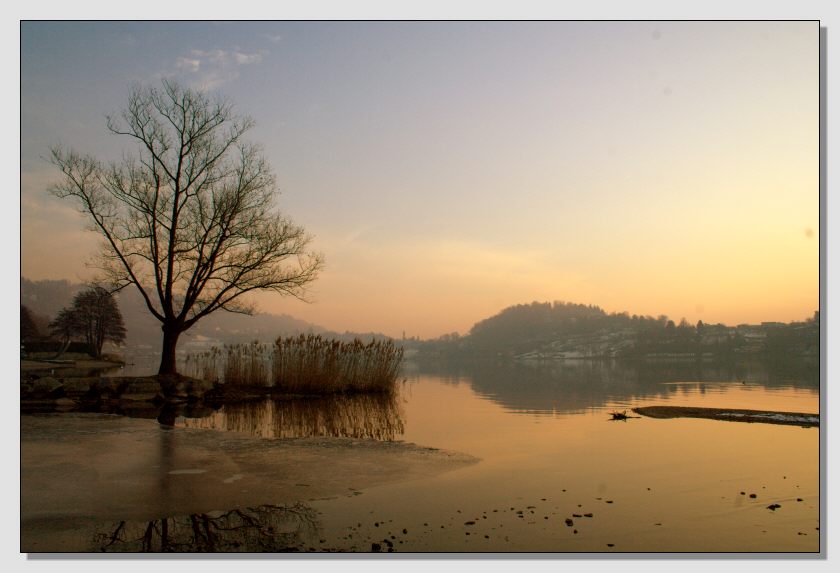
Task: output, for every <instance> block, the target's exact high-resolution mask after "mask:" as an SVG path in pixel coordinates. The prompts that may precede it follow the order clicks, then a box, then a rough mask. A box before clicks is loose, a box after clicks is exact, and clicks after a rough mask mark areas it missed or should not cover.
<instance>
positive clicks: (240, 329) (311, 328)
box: [20, 277, 388, 351]
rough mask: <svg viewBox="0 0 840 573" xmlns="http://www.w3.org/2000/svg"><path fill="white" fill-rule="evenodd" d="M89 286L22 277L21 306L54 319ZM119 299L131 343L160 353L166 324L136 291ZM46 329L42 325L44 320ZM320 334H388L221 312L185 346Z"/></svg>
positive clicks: (210, 317) (194, 331) (190, 335)
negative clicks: (356, 331) (343, 331)
mask: <svg viewBox="0 0 840 573" xmlns="http://www.w3.org/2000/svg"><path fill="white" fill-rule="evenodd" d="M84 288H85V285H82V284H78V283H71V282H69V281H66V280H57V281H55V280H43V281H32V280H29V279H26V278H23V277H21V279H20V297H21V304H22V305H25V306H27V307H28V308H29V309H30V311H32V312H33V313H35V314H36V315H38V316H39V317H41V322H43V321H44V320H47V321H48V320H52V319H53V318H54V317H55V316H56V314H58V312H59V311H60V310H61V309H62V308H64V307H66V306H69V305H70V303H71V302H72V300H73V297H74V296H75V295H76V293H78V292H79V291H80V290H82V289H84ZM116 296H117V302H118V304H119V307H120V312H122V315H123V320H124V321H125V325H126V330H127V336H126V345H127V346H133V347H141V348H144V347H145V348H149V349H150V350H153V351H157V350H158V348H159V346H160V344H161V331H160V323H159V322H158V321H157V320H156V319H155V318H154V317H153V316H152V315H151V314H150V313H149V311H148V309H147V308H146V305H145V303H144V302H143V299H142V297H141V296H140V293H138V292H137V290H136V289H129V288H127V289H124V290H123V291H121V292H119V293H118V294H117V295H116ZM39 327H40V324H39ZM300 333H314V334H321V335H324V336H327V337H329V338H340V339H351V340H352V339H353V338H361V339H363V340H370V339H371V338H388V337H386V336H385V335H383V334H379V333H353V332H345V333H337V332H332V331H329V330H327V329H325V328H324V327H322V326H319V325H317V324H312V323H310V322H307V321H305V320H301V319H298V318H295V317H293V316H289V315H288V314H268V313H260V314H256V315H254V316H247V315H243V314H235V313H230V312H224V311H217V312H215V313H213V314H210V315H208V316H207V317H205V318H203V319H202V320H200V321H199V322H198V323H197V324H196V325H195V326H194V327H193V328H191V329H190V330H188V331H187V332H186V333H185V334H184V335H183V338H182V340H181V343H182V344H181V345H180V346H182V347H189V346H212V345H213V344H235V343H242V342H251V341H253V340H259V341H260V342H272V341H274V340H275V339H276V338H277V337H278V336H292V335H297V334H300Z"/></svg>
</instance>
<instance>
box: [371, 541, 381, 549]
mask: <svg viewBox="0 0 840 573" xmlns="http://www.w3.org/2000/svg"><path fill="white" fill-rule="evenodd" d="M370 550H371V551H382V546H381V545H380V544H378V543H371V544H370Z"/></svg>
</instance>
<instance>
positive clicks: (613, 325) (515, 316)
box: [417, 302, 819, 359]
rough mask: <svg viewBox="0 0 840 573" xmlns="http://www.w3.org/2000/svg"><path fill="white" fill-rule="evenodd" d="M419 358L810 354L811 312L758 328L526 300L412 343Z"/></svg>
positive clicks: (815, 327) (815, 325) (814, 336)
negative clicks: (464, 327)
mask: <svg viewBox="0 0 840 573" xmlns="http://www.w3.org/2000/svg"><path fill="white" fill-rule="evenodd" d="M417 347H418V351H419V353H420V355H421V356H425V357H440V358H447V357H453V358H455V357H463V356H465V355H475V356H495V357H499V356H507V357H515V356H521V355H525V354H528V353H539V354H540V355H545V356H546V357H551V356H552V355H554V356H558V355H561V354H563V353H564V352H565V353H575V354H576V356H577V357H591V358H597V357H610V358H628V359H632V358H644V357H650V356H656V355H662V356H669V355H679V356H698V357H716V358H726V357H731V356H733V355H736V354H744V353H748V354H761V355H766V356H769V357H790V356H814V357H816V356H818V353H819V313H818V312H817V313H815V314H814V316H813V317H811V318H809V319H807V320H805V321H803V322H792V323H790V324H781V323H763V324H761V325H739V326H738V327H731V326H726V325H724V324H705V323H703V321H698V322H697V323H696V324H691V323H689V322H688V321H686V320H685V319H684V318H683V319H682V320H680V322H679V323H675V322H674V321H673V320H671V319H669V318H668V317H667V316H665V315H660V316H658V317H652V316H647V315H636V314H633V315H631V314H629V313H627V312H620V313H607V312H605V311H604V310H603V309H602V308H600V307H598V306H594V305H583V304H574V303H567V302H554V303H550V302H533V303H531V304H520V305H515V306H511V307H508V308H506V309H504V310H502V311H501V312H500V313H499V314H497V315H495V316H492V317H490V318H487V319H484V320H482V321H480V322H478V323H476V324H475V325H474V326H473V327H472V329H471V330H470V332H469V334H468V335H466V336H459V335H458V334H457V333H452V334H446V335H444V336H442V337H440V338H437V339H434V340H428V341H423V342H421V343H419V344H418V345H417Z"/></svg>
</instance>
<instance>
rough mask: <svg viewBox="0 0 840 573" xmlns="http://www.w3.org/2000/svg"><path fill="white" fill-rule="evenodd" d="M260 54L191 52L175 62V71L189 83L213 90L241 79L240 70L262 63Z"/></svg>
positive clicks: (238, 51)
mask: <svg viewBox="0 0 840 573" xmlns="http://www.w3.org/2000/svg"><path fill="white" fill-rule="evenodd" d="M262 58H263V54H262V53H259V52H252V53H249V52H243V51H240V50H191V51H190V52H189V54H186V55H182V56H179V57H178V58H177V59H176V60H175V69H176V70H177V71H178V72H180V73H181V74H184V75H185V76H186V77H187V81H189V82H190V83H192V84H195V85H198V86H200V87H202V88H205V89H212V88H216V87H219V86H221V85H223V84H226V83H228V82H231V81H233V80H235V79H237V78H238V77H239V68H241V67H242V66H250V65H253V64H257V63H259V62H260V61H262Z"/></svg>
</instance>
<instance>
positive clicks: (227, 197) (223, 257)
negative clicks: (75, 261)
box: [51, 80, 323, 374]
mask: <svg viewBox="0 0 840 573" xmlns="http://www.w3.org/2000/svg"><path fill="white" fill-rule="evenodd" d="M252 126H253V121H252V120H251V119H250V118H247V117H240V116H237V115H236V114H235V113H234V109H233V105H232V104H231V103H230V102H228V101H226V100H224V99H222V98H220V97H211V96H209V95H208V94H206V93H204V92H201V91H196V90H193V89H189V88H185V87H182V86H180V85H179V84H177V83H176V82H173V81H168V80H164V82H163V85H162V87H161V88H152V87H142V86H135V87H134V88H132V90H131V92H130V95H129V98H128V104H127V105H126V107H125V109H124V110H123V111H122V112H121V114H120V115H119V116H110V117H108V119H107V127H108V130H109V131H110V132H111V133H113V134H116V135H121V136H125V137H126V138H128V140H130V141H133V142H134V143H135V144H136V145H137V153H136V155H135V156H126V157H125V158H124V159H123V160H122V161H121V162H111V163H108V164H104V163H102V162H100V161H99V160H97V159H96V158H93V157H90V156H83V155H80V154H78V153H76V152H74V151H71V150H65V149H63V148H61V147H54V148H53V149H52V158H51V160H52V163H53V164H55V165H56V166H58V167H59V169H61V171H62V173H63V174H64V179H63V181H62V182H61V183H60V184H58V185H56V186H54V187H53V188H52V189H51V191H52V193H54V194H55V195H57V196H58V197H62V198H64V197H71V198H73V199H75V200H76V201H77V203H78V205H79V206H80V208H81V211H82V212H83V213H85V214H87V215H88V216H89V217H90V220H91V227H92V229H93V230H95V231H97V232H99V233H100V234H101V235H102V237H103V239H104V244H103V248H102V249H101V252H100V258H99V260H98V264H97V266H98V267H99V268H100V269H102V270H103V271H104V276H103V277H102V279H103V280H105V281H106V283H107V284H110V285H112V286H113V288H114V289H115V290H118V289H122V288H124V287H126V286H128V285H134V286H135V287H136V288H137V289H138V291H139V292H140V294H141V295H142V297H143V300H144V301H145V303H146V306H147V307H148V309H149V312H151V313H152V315H154V317H155V318H157V319H158V320H159V321H160V322H161V329H162V330H163V345H162V357H161V363H160V369H159V373H160V374H175V373H177V369H176V364H175V349H176V345H177V343H178V337H179V336H180V335H181V333H182V332H184V331H185V330H187V329H189V328H190V327H192V326H193V325H194V324H195V323H196V322H198V321H199V320H201V319H202V318H204V317H205V316H207V315H208V314H210V313H211V312H214V311H217V310H220V309H221V310H226V311H230V312H239V313H244V314H252V313H253V311H254V307H253V305H252V304H249V303H248V302H247V301H246V300H244V298H243V295H246V294H247V293H250V292H252V291H258V290H268V291H274V292H277V293H280V294H283V295H292V296H295V297H297V298H303V297H304V294H305V287H306V286H307V285H308V284H309V283H310V282H312V281H313V280H314V279H315V278H316V277H317V274H318V271H319V270H320V269H321V267H322V264H323V258H322V256H321V255H320V254H319V253H312V252H307V247H308V245H309V242H310V241H311V238H310V237H309V235H307V234H306V233H305V231H304V229H303V228H302V227H299V226H297V225H295V224H293V223H292V222H291V221H290V220H289V219H288V218H286V217H284V216H283V215H281V214H280V212H279V211H278V210H277V208H276V205H275V197H276V187H275V178H274V176H273V174H272V173H271V170H270V167H269V165H268V163H267V162H266V160H265V158H264V156H263V154H262V151H261V149H260V148H259V147H258V146H256V145H253V144H250V143H247V142H245V141H243V136H244V134H245V133H246V132H247V131H248V130H249V129H250V128H251V127H252Z"/></svg>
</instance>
